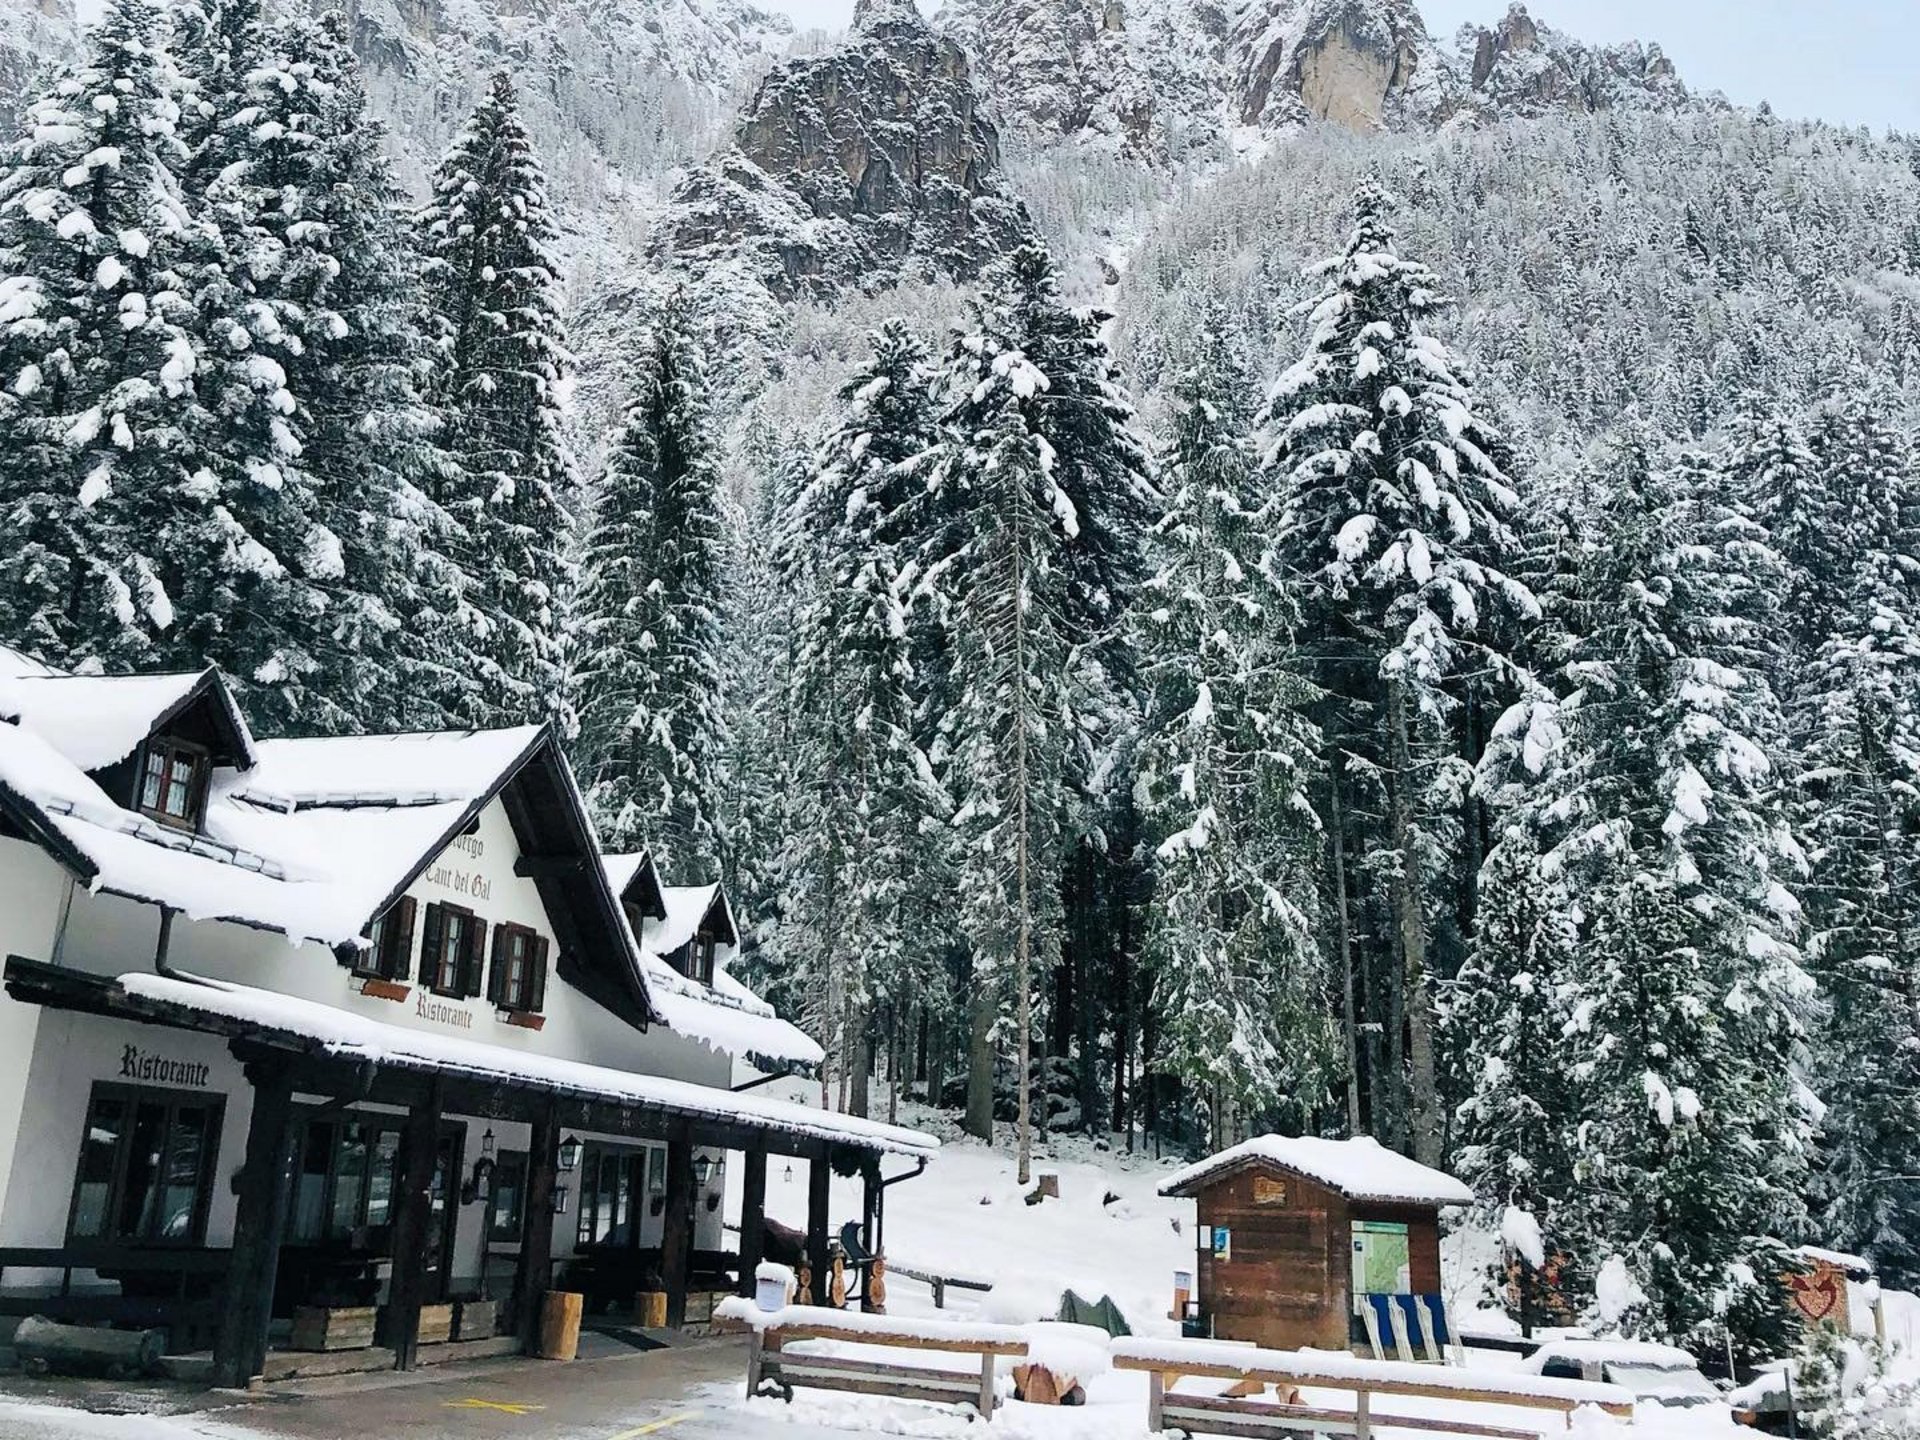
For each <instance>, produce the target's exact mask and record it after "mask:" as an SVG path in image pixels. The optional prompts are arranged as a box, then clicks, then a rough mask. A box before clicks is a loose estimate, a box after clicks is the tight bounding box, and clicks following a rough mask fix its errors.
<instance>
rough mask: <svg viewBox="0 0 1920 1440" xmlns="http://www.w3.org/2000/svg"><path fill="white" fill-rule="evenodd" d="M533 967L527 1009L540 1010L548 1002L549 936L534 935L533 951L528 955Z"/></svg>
mask: <svg viewBox="0 0 1920 1440" xmlns="http://www.w3.org/2000/svg"><path fill="white" fill-rule="evenodd" d="M527 964H528V965H529V966H530V967H532V968H531V973H530V974H529V976H528V979H527V1009H529V1010H533V1011H540V1010H544V1009H545V1008H546V1004H547V937H546V936H544V935H538V936H535V937H534V941H533V953H532V954H530V955H528V956H527Z"/></svg>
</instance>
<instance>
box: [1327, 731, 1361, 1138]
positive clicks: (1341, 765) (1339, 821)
mask: <svg viewBox="0 0 1920 1440" xmlns="http://www.w3.org/2000/svg"><path fill="white" fill-rule="evenodd" d="M1327 779H1328V784H1327V794H1328V797H1329V801H1330V803H1329V806H1328V809H1329V811H1330V818H1331V822H1332V829H1333V898H1334V911H1335V916H1336V932H1337V934H1338V935H1339V940H1340V1022H1341V1023H1340V1028H1341V1033H1342V1038H1343V1039H1344V1040H1345V1041H1346V1046H1347V1133H1348V1134H1349V1135H1358V1134H1359V1133H1360V1025H1359V1021H1358V1020H1357V1019H1356V1017H1355V1015H1354V1011H1353V917H1352V915H1351V914H1350V913H1349V912H1348V907H1347V816H1346V810H1345V807H1344V806H1343V805H1342V803H1341V801H1342V798H1343V797H1342V794H1341V792H1342V791H1343V790H1344V789H1345V788H1346V783H1347V767H1346V764H1345V761H1344V757H1343V756H1342V754H1341V752H1340V749H1339V747H1338V745H1336V746H1335V747H1334V752H1333V764H1332V766H1331V768H1330V770H1329V772H1328V777H1327Z"/></svg>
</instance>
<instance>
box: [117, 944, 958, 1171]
mask: <svg viewBox="0 0 1920 1440" xmlns="http://www.w3.org/2000/svg"><path fill="white" fill-rule="evenodd" d="M112 984H113V985H114V986H115V987H117V989H118V992H119V994H120V995H121V996H122V997H124V998H125V999H127V1000H130V1001H132V1002H135V1003H136V1004H139V1005H144V1006H145V1007H148V1008H155V1009H158V1010H159V1011H161V1012H172V1013H173V1014H174V1015H176V1016H180V1015H185V1014H195V1015H203V1016H210V1017H218V1018H220V1019H224V1020H228V1021H238V1022H240V1023H242V1024H244V1025H247V1026H249V1027H257V1028H258V1029H259V1030H260V1031H264V1032H268V1035H269V1036H274V1037H289V1038H293V1039H297V1040H300V1041H304V1042H308V1043H309V1044H311V1045H314V1046H317V1047H318V1048H319V1049H320V1050H321V1051H323V1052H324V1053H325V1054H327V1055H329V1056H331V1057H335V1058H339V1059H345V1060H351V1061H371V1062H374V1063H377V1064H382V1065H394V1066H398V1067H400V1068H402V1069H418V1070H425V1071H434V1072H439V1073H445V1074H457V1075H460V1076H463V1077H467V1078H472V1079H478V1080H485V1081H493V1082H500V1083H505V1084H510V1085H521V1086H530V1087H537V1088H546V1089H553V1090H559V1091H563V1092H565V1093H567V1094H570V1095H577V1096H580V1097H582V1098H585V1099H590V1100H595V1101H607V1102H611V1103H614V1104H618V1105H632V1106H640V1107H654V1108H659V1109H664V1110H668V1111H671V1112H673V1113H675V1114H681V1115H695V1116H700V1117H703V1118H707V1119H712V1120H720V1121H730V1122H734V1123H737V1124H741V1125H750V1126H764V1127H765V1128H767V1129H770V1130H778V1131H780V1132H782V1133H784V1134H788V1135H795V1136H801V1137H805V1138H809V1139H818V1140H827V1141H832V1142H834V1143H837V1144H845V1145H853V1146H857V1147H859V1148H861V1149H866V1150H879V1151H883V1152H886V1153H890V1154H897V1155H909V1156H924V1155H932V1154H933V1153H934V1152H935V1151H937V1150H938V1149H939V1148H940V1142H939V1141H938V1140H936V1139H934V1138H933V1137H932V1136H930V1135H923V1134H921V1133H920V1132H919V1131H916V1130H908V1129H904V1128H902V1127H900V1126H897V1125H887V1124H883V1123H881V1122H879V1121H876V1120H866V1119H861V1118H859V1117H857V1116H851V1115H840V1114H836V1113H834V1112H832V1111H826V1110H815V1109H813V1108H811V1107H810V1106H806V1105H801V1104H798V1103H797V1102H794V1101H791V1100H781V1099H777V1098H774V1097H772V1096H768V1095H762V1094H753V1093H747V1094H741V1093H737V1092H735V1091H731V1090H725V1089H719V1088H716V1087H713V1086H708V1085H696V1084H694V1083H692V1082H691V1081H686V1080H672V1079H668V1078H666V1077H665V1076H659V1075H639V1074H634V1073H632V1072H630V1071H626V1070H615V1069H611V1068H609V1067H607V1066H603V1065H588V1064H584V1063H582V1062H580V1061H576V1060H566V1059H561V1058H559V1057H557V1056H552V1055H543V1054H537V1053H533V1052H530V1051H524V1050H516V1049H508V1048H507V1047H506V1046H503V1045H490V1044H488V1043H486V1042H485V1041H482V1040H475V1039H470V1038H466V1037H462V1036H455V1035H443V1034H440V1033H438V1032H433V1031H423V1030H414V1029H408V1028H405V1027H402V1026H399V1025H391V1024H388V1023H387V1022H385V1021H382V1020H372V1019H368V1018H367V1017H365V1016H361V1015H355V1014H352V1013H350V1012H348V1011H345V1010H342V1009H340V1008H338V1007H337V1006H333V1005H327V1004H323V1003H322V1002H320V1001H316V1000H303V999H300V998H298V997H296V996H291V995H282V994H278V993H276V992H274V991H270V990H260V989H256V988H254V987H252V986H247V985H236V984H232V983H229V982H227V981H219V980H207V979H201V978H197V977H188V976H170V975H158V974H153V973H150V972H146V971H137V972H133V973H129V974H125V975H121V976H119V977H118V979H117V980H115V981H113V982H112Z"/></svg>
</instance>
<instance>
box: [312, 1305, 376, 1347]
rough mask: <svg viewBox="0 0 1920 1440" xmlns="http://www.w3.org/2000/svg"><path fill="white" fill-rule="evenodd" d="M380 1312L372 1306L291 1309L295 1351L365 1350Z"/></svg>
mask: <svg viewBox="0 0 1920 1440" xmlns="http://www.w3.org/2000/svg"><path fill="white" fill-rule="evenodd" d="M378 1314H379V1312H378V1311H377V1310H375V1309H374V1307H373V1306H371V1305H302V1306H300V1307H299V1308H298V1309H296V1310H295V1311H294V1312H293V1339H292V1341H291V1348H292V1349H295V1350H365V1349H366V1348H367V1347H368V1346H370V1345H372V1344H373V1325H374V1320H375V1318H376V1317H377V1316H378Z"/></svg>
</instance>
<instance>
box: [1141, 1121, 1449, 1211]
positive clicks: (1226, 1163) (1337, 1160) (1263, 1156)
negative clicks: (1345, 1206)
mask: <svg viewBox="0 0 1920 1440" xmlns="http://www.w3.org/2000/svg"><path fill="white" fill-rule="evenodd" d="M1260 1162H1265V1163H1267V1164H1270V1165H1277V1166H1279V1167H1280V1168H1281V1169H1283V1170H1291V1171H1293V1172H1294V1173H1295V1174H1297V1175H1305V1176H1306V1177H1308V1178H1309V1179H1312V1180H1317V1181H1319V1182H1320V1183H1321V1184H1322V1185H1325V1186H1327V1187H1328V1188H1330V1189H1333V1190H1337V1191H1339V1192H1340V1193H1341V1194H1342V1195H1345V1196H1346V1197H1347V1198H1348V1199H1350V1200H1373V1201H1379V1202H1381V1203H1383V1204H1404V1205H1471V1204H1472V1203H1473V1191H1472V1190H1470V1189H1468V1188H1467V1186H1465V1185H1463V1184H1462V1183H1461V1182H1460V1181H1458V1180H1456V1179H1454V1178H1453V1177H1452V1176H1451V1175H1448V1174H1445V1173H1443V1172H1441V1171H1439V1170H1435V1169H1433V1168H1431V1167H1430V1166H1426V1165H1422V1164H1420V1163H1419V1162H1418V1161H1415V1160H1409V1159H1408V1158H1407V1157H1406V1156H1404V1155H1400V1154H1396V1153H1395V1152H1394V1151H1392V1150H1389V1149H1387V1148H1386V1146H1384V1145H1382V1144H1381V1143H1380V1142H1379V1141H1377V1140H1375V1139H1374V1138H1373V1137H1372V1136H1370V1135H1357V1136H1355V1137H1354V1138H1352V1139H1351V1140H1323V1139H1320V1138H1319V1137H1317V1136H1312V1135H1308V1136H1301V1137H1299V1138H1292V1137H1289V1136H1285V1135H1257V1136H1255V1137H1254V1138H1253V1139H1251V1140H1248V1141H1245V1142H1244V1143H1242V1144H1239V1145H1235V1146H1234V1147H1233V1148H1232V1149H1230V1150H1222V1151H1221V1152H1220V1153H1219V1154H1218V1155H1213V1156H1210V1157H1208V1158H1207V1159H1205V1160H1202V1161H1201V1162H1200V1163H1199V1164H1197V1165H1189V1166H1188V1167H1187V1168H1186V1169H1184V1170H1181V1171H1177V1172H1176V1173H1175V1174H1173V1175H1171V1176H1169V1177H1168V1178H1167V1179H1165V1180H1163V1181H1162V1182H1161V1183H1160V1193H1161V1194H1162V1195H1172V1194H1174V1193H1176V1192H1180V1191H1188V1190H1191V1189H1192V1188H1193V1187H1194V1186H1196V1185H1197V1184H1199V1183H1200V1182H1201V1181H1204V1180H1208V1179H1211V1178H1212V1177H1213V1176H1215V1175H1219V1174H1224V1173H1225V1172H1226V1171H1229V1170H1233V1169H1237V1168H1238V1167H1240V1166H1242V1165H1248V1164H1256V1163H1260Z"/></svg>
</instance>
